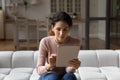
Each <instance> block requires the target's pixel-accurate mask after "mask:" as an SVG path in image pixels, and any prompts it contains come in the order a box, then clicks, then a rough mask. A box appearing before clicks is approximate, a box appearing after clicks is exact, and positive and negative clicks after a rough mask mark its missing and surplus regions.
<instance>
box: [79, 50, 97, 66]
mask: <svg viewBox="0 0 120 80" xmlns="http://www.w3.org/2000/svg"><path fill="white" fill-rule="evenodd" d="M88 57H89V58H88ZM78 59H79V60H80V61H81V66H88V67H98V66H99V63H98V59H97V55H96V52H95V50H80V51H79V54H78Z"/></svg>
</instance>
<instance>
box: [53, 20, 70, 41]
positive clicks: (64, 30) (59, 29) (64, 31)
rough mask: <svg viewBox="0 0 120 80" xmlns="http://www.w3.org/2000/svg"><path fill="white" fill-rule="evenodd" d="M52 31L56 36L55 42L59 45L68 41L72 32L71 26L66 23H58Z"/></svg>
mask: <svg viewBox="0 0 120 80" xmlns="http://www.w3.org/2000/svg"><path fill="white" fill-rule="evenodd" d="M52 31H53V32H54V34H55V40H56V41H57V42H58V43H64V42H65V41H66V40H67V37H68V33H69V31H70V27H69V25H68V24H67V23H66V22H64V21H58V22H56V24H55V25H54V26H53V27H52Z"/></svg>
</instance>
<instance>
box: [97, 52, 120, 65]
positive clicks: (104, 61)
mask: <svg viewBox="0 0 120 80" xmlns="http://www.w3.org/2000/svg"><path fill="white" fill-rule="evenodd" d="M96 53H97V57H98V61H99V62H98V63H99V67H104V66H118V64H119V56H118V53H117V52H115V51H114V50H96Z"/></svg>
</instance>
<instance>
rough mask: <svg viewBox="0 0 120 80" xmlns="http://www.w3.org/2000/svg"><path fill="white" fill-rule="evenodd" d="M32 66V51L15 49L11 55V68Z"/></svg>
mask: <svg viewBox="0 0 120 80" xmlns="http://www.w3.org/2000/svg"><path fill="white" fill-rule="evenodd" d="M18 67H34V51H15V52H14V53H13V55H12V68H18Z"/></svg>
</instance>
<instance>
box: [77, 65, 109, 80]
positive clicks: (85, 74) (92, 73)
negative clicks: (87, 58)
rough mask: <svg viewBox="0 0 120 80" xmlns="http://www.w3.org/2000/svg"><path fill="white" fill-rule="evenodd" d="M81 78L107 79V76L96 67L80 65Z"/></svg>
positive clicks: (89, 79) (90, 79) (87, 79)
mask: <svg viewBox="0 0 120 80" xmlns="http://www.w3.org/2000/svg"><path fill="white" fill-rule="evenodd" d="M78 70H79V74H80V77H81V80H107V79H106V76H105V75H104V74H103V73H101V71H100V69H99V68H96V67H80V68H79V69H78Z"/></svg>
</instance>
